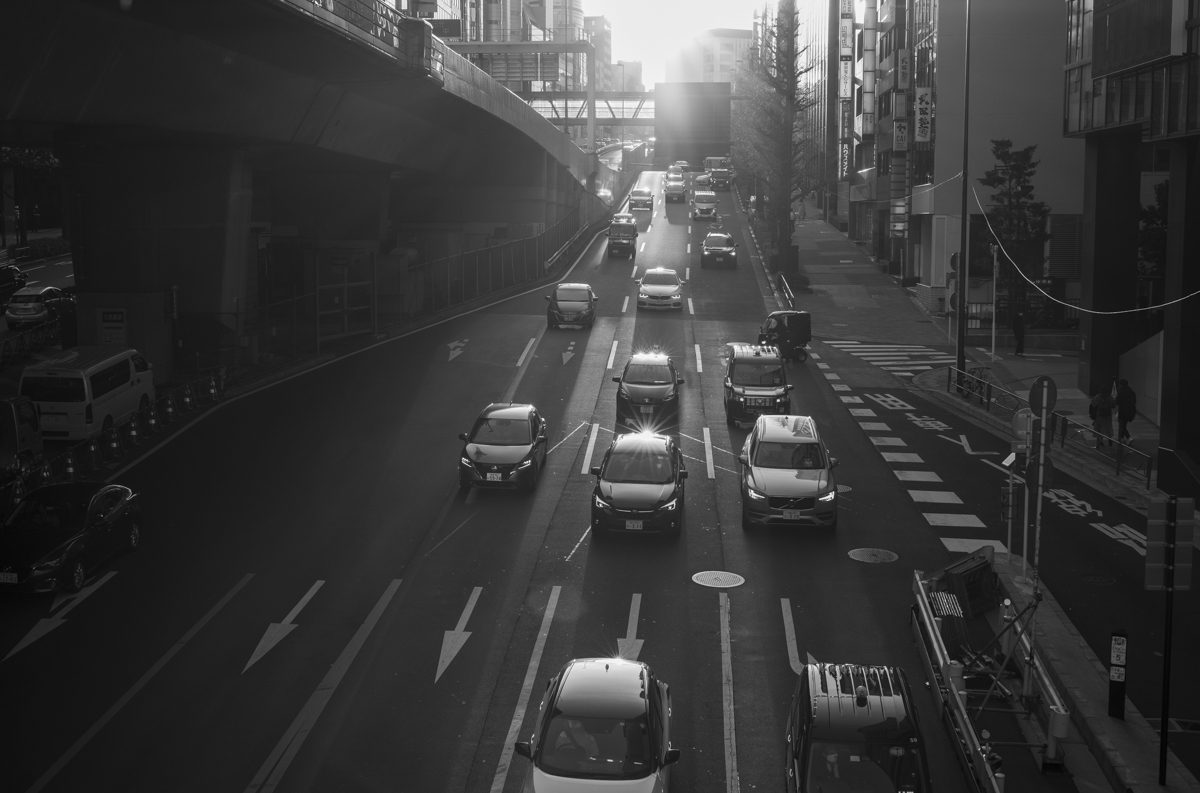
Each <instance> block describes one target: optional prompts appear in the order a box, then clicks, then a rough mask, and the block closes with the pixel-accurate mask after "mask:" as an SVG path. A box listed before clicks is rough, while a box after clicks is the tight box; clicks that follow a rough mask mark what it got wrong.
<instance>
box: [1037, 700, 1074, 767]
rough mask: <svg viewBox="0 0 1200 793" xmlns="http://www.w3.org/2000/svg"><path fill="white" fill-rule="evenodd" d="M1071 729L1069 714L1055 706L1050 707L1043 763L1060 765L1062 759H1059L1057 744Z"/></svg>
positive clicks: (1064, 709)
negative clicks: (1048, 728)
mask: <svg viewBox="0 0 1200 793" xmlns="http://www.w3.org/2000/svg"><path fill="white" fill-rule="evenodd" d="M1070 727H1071V712H1070V711H1068V710H1067V709H1066V708H1060V707H1058V706H1057V705H1051V706H1050V730H1049V733H1050V734H1049V736H1048V737H1047V739H1046V757H1045V760H1044V761H1043V764H1044V763H1055V764H1058V765H1061V764H1062V762H1063V758H1061V757H1059V751H1058V742H1059V741H1061V740H1062V739H1064V738H1066V737H1067V735H1068V732H1069V730H1070Z"/></svg>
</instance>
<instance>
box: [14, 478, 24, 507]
mask: <svg viewBox="0 0 1200 793" xmlns="http://www.w3.org/2000/svg"><path fill="white" fill-rule="evenodd" d="M23 498H25V482H23V481H22V480H21V477H19V476H18V477H17V478H16V479H14V480H13V484H12V506H14V507H15V506H16V505H17V504H20V503H21V499H23Z"/></svg>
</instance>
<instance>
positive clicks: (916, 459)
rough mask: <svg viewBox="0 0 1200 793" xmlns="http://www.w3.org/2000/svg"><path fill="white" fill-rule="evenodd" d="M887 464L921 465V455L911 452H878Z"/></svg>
mask: <svg viewBox="0 0 1200 793" xmlns="http://www.w3.org/2000/svg"><path fill="white" fill-rule="evenodd" d="M880 453H881V454H882V455H883V459H884V460H885V461H886V462H889V463H923V462H925V461H924V460H922V459H921V455H919V454H915V453H913V452H880Z"/></svg>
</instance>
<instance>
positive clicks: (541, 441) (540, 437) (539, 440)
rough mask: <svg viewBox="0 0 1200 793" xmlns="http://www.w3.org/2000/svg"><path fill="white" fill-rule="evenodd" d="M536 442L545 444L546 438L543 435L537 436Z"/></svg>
mask: <svg viewBox="0 0 1200 793" xmlns="http://www.w3.org/2000/svg"><path fill="white" fill-rule="evenodd" d="M537 442H538V443H545V442H546V436H545V435H539V436H538V437H537Z"/></svg>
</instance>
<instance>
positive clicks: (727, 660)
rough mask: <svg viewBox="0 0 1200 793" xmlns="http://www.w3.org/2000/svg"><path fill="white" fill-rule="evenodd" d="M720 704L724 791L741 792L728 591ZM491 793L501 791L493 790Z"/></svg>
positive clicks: (724, 601) (723, 617)
mask: <svg viewBox="0 0 1200 793" xmlns="http://www.w3.org/2000/svg"><path fill="white" fill-rule="evenodd" d="M720 595H721V706H722V710H723V711H724V716H725V718H724V720H723V721H724V725H723V726H724V734H725V791H726V793H741V782H740V781H739V780H738V770H737V733H736V732H735V725H734V722H733V654H732V653H731V652H730V648H729V593H728V592H721V593H720ZM492 793H501V791H498V790H493V791H492Z"/></svg>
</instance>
